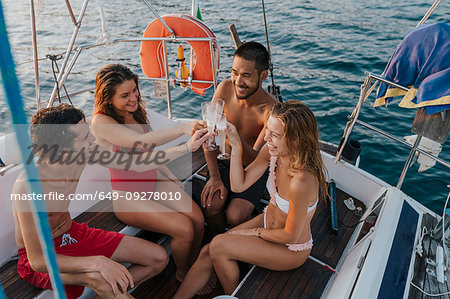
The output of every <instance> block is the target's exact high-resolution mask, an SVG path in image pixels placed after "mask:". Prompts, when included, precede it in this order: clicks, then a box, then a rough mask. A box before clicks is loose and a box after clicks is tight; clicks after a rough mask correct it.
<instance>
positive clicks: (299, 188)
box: [289, 171, 319, 201]
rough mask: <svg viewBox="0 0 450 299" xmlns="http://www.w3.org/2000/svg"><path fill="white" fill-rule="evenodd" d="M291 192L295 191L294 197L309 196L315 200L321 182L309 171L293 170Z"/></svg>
mask: <svg viewBox="0 0 450 299" xmlns="http://www.w3.org/2000/svg"><path fill="white" fill-rule="evenodd" d="M291 175H292V179H291V183H290V186H289V188H290V192H293V193H295V195H296V196H294V197H293V198H309V199H311V200H312V201H315V199H316V198H317V195H318V190H319V184H318V182H317V179H316V177H315V176H314V175H313V174H312V173H311V172H309V171H295V172H291Z"/></svg>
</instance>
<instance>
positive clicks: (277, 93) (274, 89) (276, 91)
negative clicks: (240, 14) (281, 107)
mask: <svg viewBox="0 0 450 299" xmlns="http://www.w3.org/2000/svg"><path fill="white" fill-rule="evenodd" d="M261 3H262V9H263V15H264V28H265V30H266V42H267V52H269V72H270V79H271V81H272V85H269V86H268V87H267V88H268V91H269V93H271V94H273V95H274V96H275V97H276V98H277V99H278V100H279V101H280V102H283V99H282V98H281V92H280V87H279V86H277V85H275V82H274V80H273V64H272V55H271V54H270V46H269V33H268V31H267V21H266V9H265V8H264V0H261Z"/></svg>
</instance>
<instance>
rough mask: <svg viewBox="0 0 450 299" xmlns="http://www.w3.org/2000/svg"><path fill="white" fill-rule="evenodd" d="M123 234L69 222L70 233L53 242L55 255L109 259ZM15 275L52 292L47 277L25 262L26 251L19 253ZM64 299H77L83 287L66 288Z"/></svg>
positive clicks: (46, 274)
mask: <svg viewBox="0 0 450 299" xmlns="http://www.w3.org/2000/svg"><path fill="white" fill-rule="evenodd" d="M124 237H125V235H124V234H120V233H117V232H110V231H104V230H102V229H95V228H90V227H88V226H87V224H86V223H81V224H79V223H77V222H75V221H73V222H72V226H71V227H70V229H69V230H68V231H67V232H65V233H64V234H62V235H60V236H58V237H56V238H54V240H53V241H54V245H55V252H56V254H62V255H67V256H84V257H86V256H96V255H97V256H98V255H101V256H104V257H107V258H111V256H112V255H113V254H114V252H115V251H116V249H117V247H118V246H119V244H120V242H121V241H122V239H123V238H124ZM17 271H18V272H19V276H20V277H21V278H22V279H25V280H27V281H28V282H30V283H31V284H32V285H34V286H37V287H39V288H42V289H52V285H51V281H50V277H49V274H48V273H40V272H36V271H34V270H33V268H32V267H31V265H30V262H29V260H28V256H27V252H26V250H25V248H20V249H19V262H18V265H17ZM65 289H66V295H67V298H68V299H70V298H78V297H80V296H81V294H82V293H83V291H84V286H82V285H66V286H65Z"/></svg>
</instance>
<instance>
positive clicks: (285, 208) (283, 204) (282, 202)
mask: <svg viewBox="0 0 450 299" xmlns="http://www.w3.org/2000/svg"><path fill="white" fill-rule="evenodd" d="M276 163H277V157H276V156H271V157H270V168H269V170H270V172H269V177H268V178H267V183H266V187H267V190H269V194H270V203H271V204H273V205H275V206H278V208H280V210H281V211H282V212H283V213H285V214H287V213H288V212H289V200H286V199H284V198H282V197H281V196H280V195H279V194H278V192H277V186H276V180H275V167H276ZM318 203H319V199H317V200H316V202H315V203H314V204H313V205H312V206H310V207H308V210H307V213H309V212H312V211H314V210H315V208H316V207H317V204H318Z"/></svg>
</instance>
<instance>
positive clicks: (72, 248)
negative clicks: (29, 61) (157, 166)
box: [11, 104, 206, 298]
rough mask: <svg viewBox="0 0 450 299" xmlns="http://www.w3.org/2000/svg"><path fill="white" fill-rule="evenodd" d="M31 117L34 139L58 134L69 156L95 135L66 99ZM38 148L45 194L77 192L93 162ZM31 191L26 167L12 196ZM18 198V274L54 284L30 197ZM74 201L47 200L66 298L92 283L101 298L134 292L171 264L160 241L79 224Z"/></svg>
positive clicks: (62, 151) (45, 285)
mask: <svg viewBox="0 0 450 299" xmlns="http://www.w3.org/2000/svg"><path fill="white" fill-rule="evenodd" d="M32 123H33V124H37V125H36V126H33V127H32V129H31V132H32V133H31V135H32V140H33V143H34V144H35V145H38V146H42V145H43V144H47V145H49V144H50V145H53V143H54V140H58V141H59V144H60V145H61V144H62V146H60V147H58V152H57V155H58V156H59V157H64V155H67V153H68V152H75V153H77V152H80V151H81V150H85V149H91V148H92V145H93V142H94V140H95V138H94V137H93V135H92V134H91V133H90V131H89V126H88V125H87V123H86V122H85V117H84V115H83V113H82V112H81V110H78V109H76V108H73V107H71V106H69V105H65V104H61V105H59V106H56V107H51V108H45V109H41V110H40V111H38V113H37V114H36V115H35V116H33V121H32ZM44 124H60V125H61V126H58V127H57V129H55V126H53V129H52V126H47V128H49V129H47V128H46V126H45V125H44ZM63 124H72V125H73V126H67V125H63ZM75 124H76V125H75ZM40 125H42V126H40ZM49 130H50V131H49ZM200 131H202V130H200ZM204 131H205V130H203V134H204V133H205V132H204ZM201 134H202V133H198V134H197V133H196V136H194V137H193V138H192V139H191V141H189V142H188V143H187V144H188V146H185V148H186V149H192V148H194V149H195V147H196V148H199V147H200V146H201V143H202V142H203V141H204V140H205V138H203V139H202V138H197V141H195V140H194V139H195V138H196V137H199V135H201ZM203 137H206V135H205V136H203ZM64 139H65V142H64ZM46 142H49V143H46ZM173 151H180V153H186V151H187V150H185V149H184V148H183V146H180V148H179V149H176V148H175V149H174V150H173ZM53 153H54V152H53ZM180 153H175V152H171V153H168V156H169V157H170V156H172V157H175V156H177V155H178V156H179V155H180ZM35 154H36V155H37V156H38V157H39V158H40V159H41V160H40V161H39V162H38V163H37V164H38V165H37V168H38V172H39V181H40V182H41V186H42V192H43V195H46V194H51V193H53V194H54V193H55V192H57V193H58V194H63V195H64V197H65V198H66V199H67V198H69V196H70V195H72V194H74V193H75V190H76V188H77V185H78V179H79V178H80V176H81V174H82V172H83V169H84V167H85V166H86V164H87V163H88V162H89V163H91V162H92V161H85V163H71V164H70V165H61V163H59V162H56V163H52V162H51V161H50V160H51V159H52V158H50V155H49V154H48V153H45V152H44V151H40V152H37V153H35ZM96 158H98V156H96ZM60 161H61V160H60ZM109 163H110V164H108V167H116V168H120V167H121V168H124V167H125V165H123V164H122V165H120V164H119V163H116V162H115V161H110V162H109ZM151 167H152V166H151V165H138V166H136V165H133V168H132V170H135V171H145V170H149V168H151ZM153 167H154V166H153ZM146 168H147V169H146ZM30 194H31V192H30V188H29V185H28V181H27V177H26V175H25V173H24V172H22V173H21V174H20V175H19V177H18V179H17V181H16V183H15V184H14V187H13V189H12V197H11V198H13V196H14V195H19V196H20V195H22V196H27V195H30ZM13 204H14V219H15V224H16V232H15V233H16V243H17V246H18V248H19V261H18V272H19V276H20V277H21V278H22V279H25V280H27V281H29V282H30V283H31V284H33V285H35V286H37V287H40V288H45V289H51V282H50V279H49V275H48V273H47V272H48V269H47V266H46V263H45V260H44V256H43V253H42V249H41V246H40V243H39V238H38V234H37V230H36V227H35V224H34V221H33V217H32V212H30V206H29V202H28V201H27V200H15V201H13ZM69 204H70V200H58V201H46V207H47V211H48V221H49V224H50V229H51V233H52V238H53V239H54V243H55V252H56V259H57V262H58V266H59V270H60V272H61V279H62V282H63V283H64V285H65V289H66V294H67V298H78V297H79V296H80V295H81V294H82V293H83V290H84V287H85V286H87V287H89V288H91V289H93V290H94V291H95V292H96V293H97V294H98V295H99V296H100V297H102V298H130V297H131V296H130V295H129V294H128V293H127V290H129V289H130V288H133V287H134V286H135V285H137V284H139V283H141V282H143V281H145V280H147V279H149V278H151V277H153V276H155V275H156V274H158V273H160V272H161V271H162V270H163V269H164V268H165V266H166V265H167V263H168V256H167V253H166V251H165V250H164V248H162V247H161V246H159V245H156V244H154V243H151V242H148V241H146V240H143V239H139V238H136V237H131V236H127V235H123V234H120V233H117V232H109V231H104V230H100V229H94V228H89V227H88V226H87V225H86V224H85V223H82V224H78V223H76V222H74V221H73V220H72V218H71V217H70V213H69V211H68V208H69ZM120 263H131V264H132V266H131V267H129V268H128V269H127V268H126V267H124V266H123V265H121V264H120Z"/></svg>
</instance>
